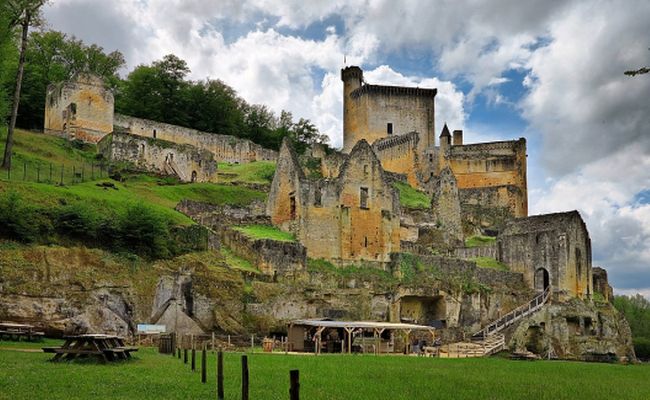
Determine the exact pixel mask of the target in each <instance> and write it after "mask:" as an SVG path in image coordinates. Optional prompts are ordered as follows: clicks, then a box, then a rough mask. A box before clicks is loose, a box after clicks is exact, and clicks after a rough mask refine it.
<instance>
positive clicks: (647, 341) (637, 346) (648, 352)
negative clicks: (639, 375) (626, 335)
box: [632, 337, 650, 361]
mask: <svg viewBox="0 0 650 400" xmlns="http://www.w3.org/2000/svg"><path fill="white" fill-rule="evenodd" d="M632 343H633V344H634V353H635V354H636V356H637V358H639V359H640V360H645V361H647V360H650V338H647V337H637V338H634V339H632Z"/></svg>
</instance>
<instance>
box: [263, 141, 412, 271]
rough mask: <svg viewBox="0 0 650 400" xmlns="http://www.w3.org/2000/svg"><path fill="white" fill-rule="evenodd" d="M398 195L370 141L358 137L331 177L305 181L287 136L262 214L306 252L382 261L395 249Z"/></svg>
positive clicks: (336, 258) (337, 258) (349, 259)
mask: <svg viewBox="0 0 650 400" xmlns="http://www.w3.org/2000/svg"><path fill="white" fill-rule="evenodd" d="M399 207H400V206H399V197H398V194H397V192H396V191H395V189H394V188H393V187H392V184H391V183H390V181H389V179H388V178H387V177H386V176H385V174H384V171H383V169H382V168H381V164H380V162H379V160H378V159H377V157H376V156H375V154H374V152H373V151H372V148H371V147H370V145H368V143H367V142H365V141H361V142H359V143H358V144H357V146H355V148H354V149H353V152H352V153H351V154H350V156H349V157H348V158H347V160H346V162H345V163H344V165H343V166H342V167H341V171H340V175H339V176H338V177H337V178H335V179H318V180H309V179H307V178H306V177H305V175H304V173H303V171H302V168H301V167H300V165H299V163H298V159H297V157H296V155H295V153H294V152H293V150H292V149H291V147H290V144H289V142H288V141H284V142H283V144H282V148H281V150H280V157H279V159H278V164H277V167H276V172H275V176H274V178H273V183H272V184H271V192H270V194H269V199H268V203H267V213H268V215H269V216H270V217H271V221H272V222H273V224H274V225H276V226H278V227H280V228H281V229H283V230H287V231H291V232H293V233H294V234H296V236H297V237H298V239H299V240H300V242H301V243H302V244H303V245H305V246H306V247H307V249H308V252H309V254H308V255H309V257H312V258H325V259H328V260H332V261H335V262H341V263H346V262H354V261H362V260H363V261H372V262H379V263H384V262H387V261H388V258H389V254H390V253H391V252H395V251H399V243H400V241H399V238H400V214H401V212H400V208H399Z"/></svg>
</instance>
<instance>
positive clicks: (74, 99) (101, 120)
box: [44, 74, 115, 143]
mask: <svg viewBox="0 0 650 400" xmlns="http://www.w3.org/2000/svg"><path fill="white" fill-rule="evenodd" d="M114 102H115V100H114V98H113V92H112V91H111V90H110V89H109V88H107V87H106V86H105V85H104V81H103V80H102V79H101V78H100V77H98V76H95V75H90V74H77V75H75V76H74V77H73V79H72V80H70V81H65V82H60V83H57V84H51V85H49V86H48V87H47V94H46V97H45V126H44V131H45V133H47V134H52V135H57V136H62V137H65V138H67V139H69V140H82V141H84V142H88V143H97V142H99V141H100V140H101V139H102V138H103V137H104V136H106V135H107V134H109V133H111V132H113V116H114V114H113V113H114Z"/></svg>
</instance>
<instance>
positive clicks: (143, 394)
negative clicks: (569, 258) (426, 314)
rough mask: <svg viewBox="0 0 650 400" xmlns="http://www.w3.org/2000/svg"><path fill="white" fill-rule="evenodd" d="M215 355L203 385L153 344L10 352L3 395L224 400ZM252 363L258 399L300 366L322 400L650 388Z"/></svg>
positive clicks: (587, 368)
mask: <svg viewBox="0 0 650 400" xmlns="http://www.w3.org/2000/svg"><path fill="white" fill-rule="evenodd" d="M0 347H2V344H0ZM208 355H209V357H208V358H207V377H208V381H207V383H206V384H201V380H200V372H198V371H197V372H192V371H191V369H190V365H189V364H183V361H182V360H179V359H178V358H176V357H172V356H169V355H160V354H157V352H156V351H155V350H153V349H150V348H145V349H141V350H140V351H139V352H138V353H136V354H135V357H136V359H135V360H132V361H129V362H123V363H117V364H105V365H100V364H96V363H89V362H73V363H65V362H62V363H48V362H46V360H48V359H50V358H51V355H50V354H44V353H40V352H36V353H27V352H18V351H12V350H8V349H7V350H0V382H7V383H8V384H7V385H5V386H4V387H3V390H1V391H0V399H13V400H22V399H41V398H47V399H52V400H56V399H66V400H68V399H89V398H92V399H96V400H101V399H156V400H157V399H181V398H183V399H189V398H192V399H210V398H213V399H214V398H216V388H215V386H216V384H215V375H216V373H215V364H216V363H215V358H216V357H215V355H214V354H213V353H211V352H209V353H208ZM200 357H201V356H200V352H197V358H198V359H199V360H197V367H198V366H200V365H201V363H200ZM240 360H241V354H239V353H226V354H225V355H224V389H225V398H226V399H238V398H240V395H241V361H240ZM248 365H249V370H250V398H251V399H287V398H289V396H288V391H289V371H290V370H292V369H297V370H299V371H300V395H301V398H305V399H313V400H318V399H327V400H332V399H353V400H357V399H358V400H361V399H391V400H400V399H472V400H476V399H525V398H530V399H553V400H560V399H621V398H624V399H646V398H647V396H648V393H649V392H650V380H648V379H647V376H648V373H649V372H650V370H649V367H648V366H647V365H636V366H624V365H611V364H587V363H579V362H561V361H538V362H522V361H510V360H505V359H499V358H488V359H435V358H424V357H405V356H394V357H388V356H372V355H352V356H348V355H322V356H319V357H314V356H296V355H284V354H273V355H270V354H263V353H249V354H248ZM170 377H173V378H172V379H170Z"/></svg>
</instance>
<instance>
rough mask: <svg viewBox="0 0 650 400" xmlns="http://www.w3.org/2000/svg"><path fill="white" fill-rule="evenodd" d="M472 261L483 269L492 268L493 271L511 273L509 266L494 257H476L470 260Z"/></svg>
mask: <svg viewBox="0 0 650 400" xmlns="http://www.w3.org/2000/svg"><path fill="white" fill-rule="evenodd" d="M470 260H471V261H474V262H475V263H476V265H477V266H479V267H481V268H492V269H498V270H499V271H509V270H510V268H508V266H507V265H505V264H504V263H502V262H499V261H497V260H495V259H494V258H492V257H474V258H471V259H470Z"/></svg>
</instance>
